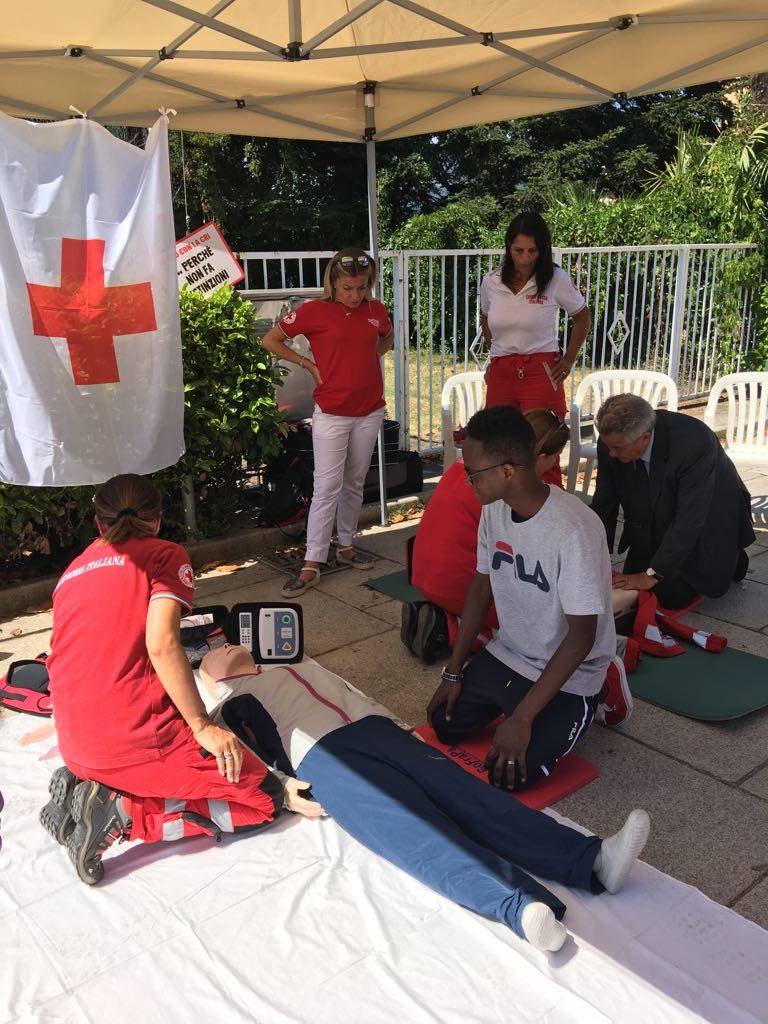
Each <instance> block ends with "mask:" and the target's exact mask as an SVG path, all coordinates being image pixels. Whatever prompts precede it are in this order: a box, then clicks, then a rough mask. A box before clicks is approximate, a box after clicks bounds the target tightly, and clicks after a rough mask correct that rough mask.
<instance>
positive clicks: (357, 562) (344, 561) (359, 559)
mask: <svg viewBox="0 0 768 1024" xmlns="http://www.w3.org/2000/svg"><path fill="white" fill-rule="evenodd" d="M343 551H352V552H353V554H354V557H353V558H347V556H346V555H344V554H342V552H343ZM336 561H337V562H338V563H339V564H340V565H351V566H352V568H353V569H369V568H370V567H371V566H372V565H373V563H374V562H375V561H376V559H375V558H374V557H373V555H369V554H367V553H366V552H365V551H358V550H357V549H356V548H353V547H348V548H339V547H337V548H336Z"/></svg>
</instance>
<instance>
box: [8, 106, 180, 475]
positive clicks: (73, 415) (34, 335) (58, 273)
mask: <svg viewBox="0 0 768 1024" xmlns="http://www.w3.org/2000/svg"><path fill="white" fill-rule="evenodd" d="M183 425H184V396H183V383H182V373H181V333H180V328H179V301H178V287H177V284H176V265H175V241H174V233H173V211H172V207H171V191H170V173H169V167H168V120H167V118H166V117H161V118H160V119H159V120H157V123H156V124H155V126H154V128H153V129H152V131H151V132H150V133H149V137H148V139H147V145H146V149H139V148H137V147H136V146H130V145H128V144H127V143H125V142H123V141H121V140H120V139H117V138H115V136H114V135H112V134H110V133H109V132H108V131H107V130H106V129H105V128H103V127H102V126H101V125H98V124H94V123H93V122H87V121H79V120H78V121H61V122H58V123H56V124H44V125H40V124H29V123H28V122H26V121H22V120H19V119H14V118H10V117H6V116H5V115H4V114H0V481H3V482H4V483H13V484H32V485H35V486H41V485H44V486H55V487H61V486H71V485H76V484H97V483H102V482H103V481H104V480H106V479H108V478H109V477H110V476H112V475H113V474H115V473H127V472H132V473H152V472H154V471H155V470H157V469H162V468H164V467H165V466H169V465H171V464H173V463H175V462H176V461H177V460H178V458H179V456H180V455H181V454H182V453H183V451H184V437H183Z"/></svg>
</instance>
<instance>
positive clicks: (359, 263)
mask: <svg viewBox="0 0 768 1024" xmlns="http://www.w3.org/2000/svg"><path fill="white" fill-rule="evenodd" d="M336 263H337V264H338V265H339V266H340V267H341V269H342V270H344V271H345V272H346V273H349V272H350V271H354V270H368V269H369V268H370V266H371V261H370V259H369V258H368V257H367V256H366V255H362V256H339V258H338V259H337V260H336Z"/></svg>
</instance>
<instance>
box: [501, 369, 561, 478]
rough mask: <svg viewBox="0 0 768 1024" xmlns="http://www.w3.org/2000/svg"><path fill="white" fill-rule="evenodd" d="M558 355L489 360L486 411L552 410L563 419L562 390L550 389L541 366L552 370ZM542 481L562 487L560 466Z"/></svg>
mask: <svg viewBox="0 0 768 1024" xmlns="http://www.w3.org/2000/svg"><path fill="white" fill-rule="evenodd" d="M559 358H560V353H559V352H534V353H533V354H532V355H529V356H521V355H511V356H496V357H495V358H494V359H492V360H491V362H490V365H489V367H488V374H487V377H486V395H485V407H486V409H490V408H491V406H493V405H514V406H516V407H517V408H518V409H519V410H520V411H521V412H528V410H529V409H551V410H552V412H553V413H555V415H556V416H559V417H560V419H561V420H564V419H565V411H566V406H565V388H564V387H563V385H562V384H559V385H558V387H557V390H556V391H555V390H554V389H553V388H552V384H551V383H550V380H549V377H548V376H547V372H546V370H545V369H544V366H545V365H547V366H549V367H552V366H554V365H555V363H556V362H557V361H558V359H559ZM542 479H543V480H544V481H545V483H548V484H556V485H557V486H558V487H562V486H563V476H562V472H561V470H560V466H559V465H557V466H553V467H552V469H551V470H549V472H547V473H545V474H544V476H543V477H542Z"/></svg>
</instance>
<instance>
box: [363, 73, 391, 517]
mask: <svg viewBox="0 0 768 1024" xmlns="http://www.w3.org/2000/svg"><path fill="white" fill-rule="evenodd" d="M363 99H364V102H365V170H366V180H367V184H368V236H369V246H370V250H371V256H373V258H374V260H375V261H376V266H377V267H378V266H379V221H378V216H377V211H376V127H375V124H374V116H375V115H374V110H375V103H376V85H375V83H374V82H366V83H365V85H364V86H363ZM380 287H381V285H380V283H379V285H378V288H377V291H378V289H380ZM383 377H384V368H383V366H382V378H383ZM379 508H380V510H381V525H382V526H386V525H387V484H386V479H385V475H384V424H382V426H381V430H380V431H379Z"/></svg>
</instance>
